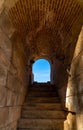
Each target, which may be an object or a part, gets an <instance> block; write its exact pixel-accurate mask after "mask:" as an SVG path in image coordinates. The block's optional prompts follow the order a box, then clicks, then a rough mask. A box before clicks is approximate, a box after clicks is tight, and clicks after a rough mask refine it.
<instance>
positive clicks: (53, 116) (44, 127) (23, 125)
mask: <svg viewBox="0 0 83 130" xmlns="http://www.w3.org/2000/svg"><path fill="white" fill-rule="evenodd" d="M65 119H66V115H65V113H64V111H63V110H62V108H61V104H60V100H59V97H58V94H57V92H56V88H55V87H53V86H52V85H50V84H37V85H33V86H32V87H31V88H30V92H29V94H28V96H27V97H26V100H25V102H24V105H23V107H22V113H21V119H19V121H18V130H64V121H65Z"/></svg>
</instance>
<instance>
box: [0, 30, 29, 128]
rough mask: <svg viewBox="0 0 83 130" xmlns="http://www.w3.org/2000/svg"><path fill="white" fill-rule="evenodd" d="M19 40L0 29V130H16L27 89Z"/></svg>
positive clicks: (23, 56) (24, 62) (21, 45)
mask: <svg viewBox="0 0 83 130" xmlns="http://www.w3.org/2000/svg"><path fill="white" fill-rule="evenodd" d="M19 39H20V38H16V37H15V39H14V38H13V39H11V40H10V39H9V37H8V36H7V35H6V33H4V31H3V30H2V28H0V130H16V128H17V121H18V119H19V117H20V112H21V106H22V104H23V101H24V97H25V94H26V89H27V87H26V86H27V79H26V57H25V52H24V49H23V44H22V42H21V40H19Z"/></svg>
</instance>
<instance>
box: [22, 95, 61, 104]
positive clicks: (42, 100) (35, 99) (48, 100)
mask: <svg viewBox="0 0 83 130" xmlns="http://www.w3.org/2000/svg"><path fill="white" fill-rule="evenodd" d="M27 102H32V103H57V102H60V100H59V98H58V97H26V100H25V103H24V104H27Z"/></svg>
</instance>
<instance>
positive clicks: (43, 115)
mask: <svg viewBox="0 0 83 130" xmlns="http://www.w3.org/2000/svg"><path fill="white" fill-rule="evenodd" d="M22 118H28V119H63V118H65V114H64V111H58V110H57V111H53V110H48V111H46V110H43V111H41V110H22Z"/></svg>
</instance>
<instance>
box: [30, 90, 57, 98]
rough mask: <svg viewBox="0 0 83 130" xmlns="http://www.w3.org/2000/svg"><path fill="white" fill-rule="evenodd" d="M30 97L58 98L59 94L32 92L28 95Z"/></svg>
mask: <svg viewBox="0 0 83 130" xmlns="http://www.w3.org/2000/svg"><path fill="white" fill-rule="evenodd" d="M28 96H29V97H33V96H34V97H40V96H41V97H44V96H46V97H57V96H58V95H57V93H56V92H35V91H31V92H30V93H29V94H28Z"/></svg>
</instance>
